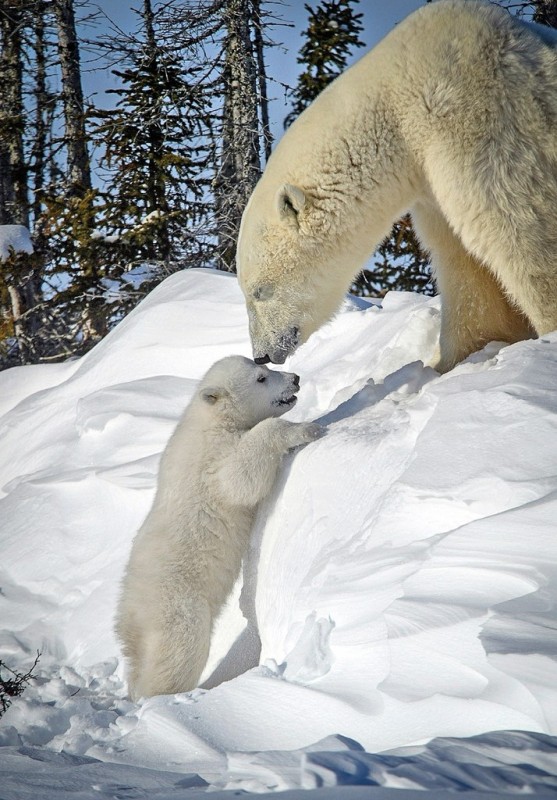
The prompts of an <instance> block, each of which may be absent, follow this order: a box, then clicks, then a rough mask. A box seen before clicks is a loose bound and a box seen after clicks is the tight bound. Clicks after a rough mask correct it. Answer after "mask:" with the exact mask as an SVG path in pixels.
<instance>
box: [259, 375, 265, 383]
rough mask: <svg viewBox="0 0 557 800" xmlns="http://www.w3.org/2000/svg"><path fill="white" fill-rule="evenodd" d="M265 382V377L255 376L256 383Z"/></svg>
mask: <svg viewBox="0 0 557 800" xmlns="http://www.w3.org/2000/svg"><path fill="white" fill-rule="evenodd" d="M266 380H267V376H266V375H258V376H257V383H264V382H265V381H266Z"/></svg>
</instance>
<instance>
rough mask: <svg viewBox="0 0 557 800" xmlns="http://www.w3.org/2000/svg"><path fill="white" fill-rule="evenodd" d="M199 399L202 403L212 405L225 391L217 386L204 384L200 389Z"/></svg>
mask: <svg viewBox="0 0 557 800" xmlns="http://www.w3.org/2000/svg"><path fill="white" fill-rule="evenodd" d="M200 394H201V399H202V400H203V402H204V403H208V404H209V405H210V406H214V405H215V403H217V402H218V401H219V400H220V399H221V398H223V397H224V395H225V394H226V392H225V391H224V389H221V388H220V387H218V386H206V387H205V388H204V389H202V390H201V392H200Z"/></svg>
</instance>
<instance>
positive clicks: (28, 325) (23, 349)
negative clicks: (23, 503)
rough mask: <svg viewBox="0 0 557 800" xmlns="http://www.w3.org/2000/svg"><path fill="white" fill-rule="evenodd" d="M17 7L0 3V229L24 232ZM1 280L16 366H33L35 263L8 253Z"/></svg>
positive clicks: (26, 215)
mask: <svg viewBox="0 0 557 800" xmlns="http://www.w3.org/2000/svg"><path fill="white" fill-rule="evenodd" d="M25 10H26V9H25V8H24V7H23V4H21V3H19V4H17V5H16V4H15V3H13V2H5V0H1V1H0V47H1V51H0V78H1V80H2V84H3V102H2V104H1V105H0V225H24V226H25V227H26V228H29V204H28V197H27V169H26V166H25V158H24V152H23V132H24V110H23V97H22V95H23V69H22V53H21V31H22V28H23V25H24V22H25V17H24V15H25ZM0 269H1V278H2V280H3V282H4V284H5V286H6V289H7V296H8V298H9V301H10V314H11V317H12V320H13V327H14V336H15V338H16V341H17V345H18V350H19V361H20V363H28V362H31V361H36V360H37V352H36V350H37V344H38V343H37V342H36V341H34V337H35V334H36V333H37V331H38V329H39V326H40V320H39V317H38V313H37V306H38V303H39V301H40V279H39V277H38V275H37V272H36V269H35V259H34V258H33V256H30V255H29V254H26V253H14V254H12V255H10V256H9V258H8V259H7V260H5V261H4V262H3V263H2V264H1V266H0Z"/></svg>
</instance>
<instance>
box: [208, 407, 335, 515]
mask: <svg viewBox="0 0 557 800" xmlns="http://www.w3.org/2000/svg"><path fill="white" fill-rule="evenodd" d="M323 432H324V429H323V428H322V426H321V425H318V424H317V423H315V422H287V421H286V420H284V419H276V418H272V419H265V420H263V422H260V423H259V424H258V425H256V426H255V427H254V428H252V429H251V430H249V431H247V432H246V433H244V434H243V435H242V436H241V437H240V441H239V443H238V445H237V447H236V448H235V449H234V451H233V452H232V453H230V454H229V455H228V456H227V457H226V458H225V459H224V462H223V463H222V465H221V467H220V469H219V471H218V477H219V483H220V486H221V489H222V491H223V494H224V495H225V497H226V499H227V500H228V502H229V503H231V504H232V505H243V506H248V507H253V506H255V505H257V503H259V502H260V501H261V500H263V498H264V497H266V496H267V495H268V494H269V492H270V491H271V489H272V487H273V483H274V482H275V480H276V477H277V473H278V470H279V468H280V464H281V461H282V457H283V456H284V455H285V453H287V452H288V451H289V450H293V449H294V448H295V447H299V446H300V445H304V444H309V443H310V442H313V441H315V440H316V439H318V438H319V437H320V436H322V435H323Z"/></svg>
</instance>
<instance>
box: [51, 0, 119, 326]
mask: <svg viewBox="0 0 557 800" xmlns="http://www.w3.org/2000/svg"><path fill="white" fill-rule="evenodd" d="M53 5H54V13H55V18H56V27H57V32H58V56H59V59H60V72H61V79H62V98H63V104H64V126H65V131H64V142H65V145H66V157H67V176H66V182H67V196H68V200H69V205H70V207H72V208H73V212H74V213H73V217H72V223H73V224H74V226H75V229H76V235H75V237H74V238H75V240H76V242H77V251H76V254H75V259H76V261H77V262H78V265H79V271H80V274H79V276H78V277H77V278H76V279H75V280H74V283H75V285H76V286H79V284H81V291H82V293H83V296H84V303H85V305H84V309H83V314H82V318H83V326H82V335H83V338H84V341H85V342H88V341H91V340H93V341H97V340H99V339H101V338H102V337H103V336H104V335H105V334H106V332H107V330H108V326H107V321H106V310H105V308H104V304H103V302H102V299H101V298H100V297H99V296H98V294H97V293H96V290H97V287H98V283H99V270H98V265H97V262H96V258H95V253H94V246H93V239H92V237H91V233H92V230H93V227H94V221H93V220H94V209H93V199H92V191H91V190H92V183H91V166H90V160H89V150H88V144H87V142H88V139H87V132H86V129H85V104H84V101H83V88H82V84H81V66H80V59H79V44H78V40H77V34H76V26H75V13H74V0H54V3H53Z"/></svg>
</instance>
